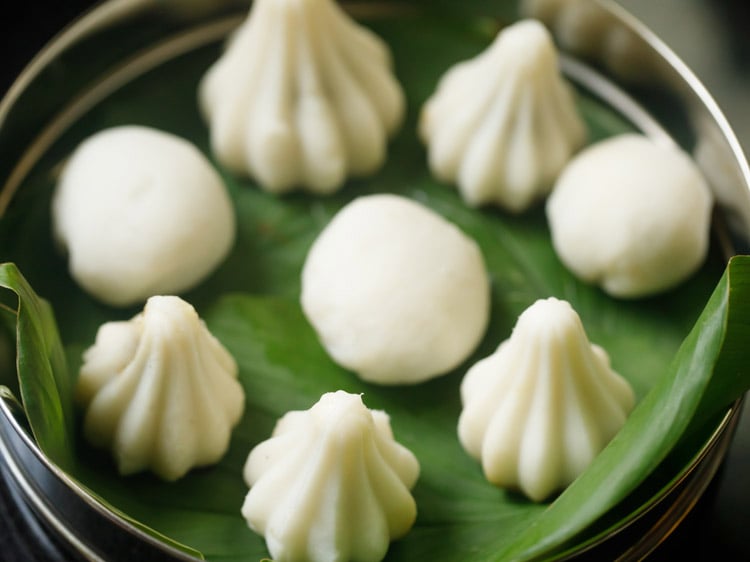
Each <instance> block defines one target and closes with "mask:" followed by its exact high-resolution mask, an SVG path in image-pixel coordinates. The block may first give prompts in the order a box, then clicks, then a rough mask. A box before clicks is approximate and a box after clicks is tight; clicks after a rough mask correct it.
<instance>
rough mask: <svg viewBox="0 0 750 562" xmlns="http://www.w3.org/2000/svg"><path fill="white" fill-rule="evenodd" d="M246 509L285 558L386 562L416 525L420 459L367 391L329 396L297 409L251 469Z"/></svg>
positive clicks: (276, 555)
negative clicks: (414, 492)
mask: <svg viewBox="0 0 750 562" xmlns="http://www.w3.org/2000/svg"><path fill="white" fill-rule="evenodd" d="M244 476H245V481H246V482H247V484H248V486H250V491H249V492H248V494H247V496H246V498H245V502H244V504H243V506H242V514H243V515H244V517H245V519H246V520H247V522H248V525H249V526H250V528H251V529H253V530H254V531H256V532H257V533H259V534H262V535H263V536H264V537H265V539H266V545H267V547H268V550H269V552H270V553H271V556H272V557H273V559H274V560H275V561H277V562H331V561H346V560H357V561H359V562H378V561H379V560H382V559H383V557H384V556H385V554H386V551H387V550H388V545H389V544H390V541H391V540H395V539H398V538H400V537H402V536H403V535H405V534H406V533H407V532H408V531H409V530H410V529H411V527H412V525H413V524H414V520H415V519H416V515H417V507H416V503H415V501H414V498H413V497H412V496H411V493H410V492H409V490H410V489H411V488H412V487H413V486H414V484H415V483H416V481H417V477H418V476H419V463H418V462H417V459H416V457H415V456H414V455H413V454H412V453H411V451H409V450H408V449H406V448H405V447H403V446H402V445H400V444H399V443H398V442H396V441H395V440H394V438H393V432H392V431H391V425H390V420H389V418H388V415H387V414H386V413H385V412H382V411H377V410H368V409H367V407H365V405H364V404H363V403H362V398H361V396H359V395H357V394H348V393H346V392H343V391H338V392H332V393H327V394H324V395H323V396H322V397H321V398H320V401H319V402H318V403H317V404H315V405H314V406H313V407H312V408H310V409H309V410H305V411H294V412H289V413H287V414H286V415H285V416H284V417H282V418H281V419H280V420H279V421H278V423H277V424H276V428H275V429H274V431H273V436H272V437H271V438H270V439H268V440H266V441H263V442H262V443H260V444H259V445H258V446H256V447H255V448H254V449H253V450H252V451H251V452H250V455H249V456H248V459H247V462H246V464H245V469H244Z"/></svg>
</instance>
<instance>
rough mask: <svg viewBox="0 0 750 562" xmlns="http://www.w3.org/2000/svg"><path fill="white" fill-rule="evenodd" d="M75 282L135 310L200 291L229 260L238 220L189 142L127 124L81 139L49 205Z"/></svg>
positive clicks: (101, 297)
mask: <svg viewBox="0 0 750 562" xmlns="http://www.w3.org/2000/svg"><path fill="white" fill-rule="evenodd" d="M52 219H53V228H54V234H55V237H56V238H57V240H58V241H59V242H60V244H61V245H62V246H63V247H64V248H65V249H66V250H67V252H68V255H69V256H68V257H69V268H70V272H71V275H72V276H73V278H74V279H75V280H76V281H77V282H78V283H79V284H80V285H81V286H82V287H83V288H84V289H85V290H86V291H88V292H89V293H90V294H91V295H93V296H94V297H96V298H97V299H99V300H101V301H102V302H104V303H107V304H110V305H113V306H128V305H132V304H137V303H141V302H143V301H145V300H146V299H147V298H148V297H150V296H152V295H156V294H177V293H181V292H183V291H186V290H188V289H190V288H192V287H193V286H195V285H197V284H198V283H199V282H200V281H201V280H203V279H204V278H205V277H206V276H207V275H208V274H209V273H211V272H212V271H213V270H214V269H215V268H216V267H217V266H218V265H219V264H220V263H221V262H222V261H223V260H224V258H225V257H226V255H227V254H228V252H229V250H230V248H231V246H232V244H233V242H234V236H235V216H234V209H233V208H232V203H231V201H230V199H229V195H228V194H227V192H226V189H225V188H224V184H223V182H222V180H221V178H220V176H219V175H218V174H217V173H216V171H215V170H214V169H213V168H212V167H211V165H210V163H209V162H208V160H207V159H206V158H205V157H204V156H203V155H202V154H201V153H200V152H199V151H198V150H197V149H196V148H195V147H194V146H193V145H191V144H190V143H188V142H187V141H185V140H183V139H181V138H179V137H177V136H174V135H171V134H168V133H164V132H161V131H157V130H154V129H150V128H146V127H140V126H124V127H116V128H112V129H107V130H105V131H102V132H100V133H97V134H95V135H93V136H92V137H90V138H89V139H87V140H86V141H84V142H83V143H82V144H81V145H80V146H79V147H78V148H77V149H76V150H75V152H74V153H73V155H72V156H71V157H70V159H69V161H68V162H67V164H66V165H65V168H64V169H63V172H62V175H61V177H60V180H59V182H58V185H57V188H56V192H55V194H54V199H53V203H52Z"/></svg>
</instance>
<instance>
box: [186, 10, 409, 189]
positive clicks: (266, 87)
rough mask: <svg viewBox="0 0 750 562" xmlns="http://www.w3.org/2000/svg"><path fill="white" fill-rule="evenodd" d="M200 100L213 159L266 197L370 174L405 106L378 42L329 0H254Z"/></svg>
mask: <svg viewBox="0 0 750 562" xmlns="http://www.w3.org/2000/svg"><path fill="white" fill-rule="evenodd" d="M200 104H201V107H202V109H203V113H204V114H205V116H206V118H207V120H208V122H209V124H210V129H211V146H212V148H213V151H214V153H215V154H216V156H217V157H218V159H219V160H220V161H221V162H222V163H223V164H225V165H226V166H227V167H229V168H231V169H232V170H234V171H235V172H238V173H242V174H246V175H249V176H251V177H252V178H254V179H255V180H256V181H257V182H258V183H259V184H260V186H261V187H262V188H263V189H265V190H267V191H270V192H273V193H282V192H286V191H289V190H291V189H294V188H299V187H301V188H304V189H307V190H309V191H312V192H315V193H330V192H333V191H335V190H337V189H338V188H340V187H341V186H342V185H343V183H344V181H345V180H346V178H347V177H349V176H363V175H367V174H371V173H373V172H374V171H376V170H377V169H378V168H379V167H380V166H381V165H382V164H383V162H384V160H385V157H386V148H387V142H388V137H389V136H391V135H393V134H394V133H395V132H396V130H397V129H398V127H399V126H400V124H401V121H402V118H403V115H404V106H405V103H404V94H403V92H402V90H401V87H400V85H399V84H398V82H397V81H396V79H395V77H394V75H393V71H392V69H391V56H390V52H389V50H388V48H387V46H386V45H385V43H384V42H383V41H382V40H381V39H380V38H379V37H377V36H376V35H375V34H373V33H372V32H371V31H370V30H368V29H366V28H364V27H361V26H360V25H358V24H357V23H355V22H354V21H353V20H352V19H351V18H350V17H349V16H348V15H347V14H346V13H345V12H344V11H343V10H342V9H341V8H340V7H339V6H338V5H337V4H336V2H334V1H332V0H284V1H278V0H256V1H255V2H254V3H253V7H252V10H251V12H250V15H249V17H248V18H247V20H246V21H245V22H244V23H243V24H242V25H241V26H240V28H239V29H238V30H237V31H236V32H235V34H234V36H233V37H232V40H231V42H230V43H229V45H228V48H227V50H226V52H225V53H224V55H223V56H222V57H221V59H219V61H218V62H217V63H216V64H215V65H214V66H213V67H211V69H209V71H208V73H207V74H206V76H205V78H204V79H203V81H202V83H201V86H200Z"/></svg>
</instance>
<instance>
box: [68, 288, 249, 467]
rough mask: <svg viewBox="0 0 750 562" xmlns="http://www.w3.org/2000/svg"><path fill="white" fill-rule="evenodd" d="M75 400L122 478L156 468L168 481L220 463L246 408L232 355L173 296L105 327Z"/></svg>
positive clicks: (87, 430) (87, 429) (89, 434)
mask: <svg viewBox="0 0 750 562" xmlns="http://www.w3.org/2000/svg"><path fill="white" fill-rule="evenodd" d="M76 393H77V398H78V400H79V402H81V403H82V404H83V405H84V407H85V409H86V412H85V418H84V434H85V436H86V438H87V440H88V441H89V442H91V443H92V444H93V445H94V446H96V447H101V448H108V449H111V451H112V454H113V456H114V458H115V461H116V463H117V467H118V469H119V471H120V473H122V474H132V473H134V472H139V471H142V470H146V469H150V470H152V471H153V472H154V473H156V474H157V475H158V476H160V477H161V478H163V479H165V480H176V479H177V478H180V477H181V476H183V475H184V474H185V473H186V472H187V471H188V470H190V469H191V468H193V467H197V466H204V465H208V464H212V463H215V462H217V461H218V460H219V459H220V458H221V457H222V456H223V455H224V453H225V452H226V450H227V448H228V447H229V437H230V434H231V431H232V428H233V427H234V426H235V425H236V424H237V422H238V421H239V419H240V417H241V416H242V412H243V409H244V404H245V395H244V391H243V390H242V387H241V386H240V384H239V382H238V380H237V364H236V363H235V361H234V359H233V358H232V356H231V355H230V354H229V353H228V352H227V350H226V349H225V348H224V347H223V346H222V345H221V343H219V341H218V340H217V339H216V338H215V337H214V336H212V335H211V333H210V332H209V331H208V330H207V328H206V326H205V324H204V323H203V322H202V321H201V319H200V318H199V317H198V314H197V313H196V311H195V309H194V308H193V307H192V306H191V305H189V304H188V303H186V302H185V301H183V300H182V299H180V298H179V297H172V296H156V297H151V298H150V299H149V300H148V302H147V303H146V307H145V308H144V309H143V312H142V313H140V314H138V315H137V316H135V317H134V318H132V319H131V320H129V321H125V322H107V323H105V324H103V325H102V326H101V327H100V328H99V331H98V333H97V336H96V342H95V343H94V345H93V346H92V347H90V348H89V349H88V350H87V351H86V352H85V353H84V356H83V366H82V367H81V372H80V376H79V380H78V385H77V388H76Z"/></svg>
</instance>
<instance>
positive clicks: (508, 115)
mask: <svg viewBox="0 0 750 562" xmlns="http://www.w3.org/2000/svg"><path fill="white" fill-rule="evenodd" d="M419 132H420V136H421V137H422V140H423V141H424V142H425V143H426V144H427V147H428V157H429V165H430V169H431V170H432V172H433V174H434V175H435V176H436V177H437V178H438V179H440V180H441V181H444V182H449V183H456V184H457V185H458V188H459V190H460V192H461V195H462V196H463V198H464V200H465V201H466V202H467V203H468V204H469V205H472V206H478V205H482V204H485V203H492V204H496V205H499V206H501V207H503V208H505V209H507V210H509V211H512V212H521V211H524V210H526V209H527V208H528V207H529V206H531V205H532V204H533V203H535V202H536V201H538V200H539V199H541V198H543V197H544V196H545V195H547V193H549V190H550V189H551V187H552V184H553V183H554V181H555V179H556V177H557V175H558V173H559V172H560V170H562V168H563V167H564V166H565V164H566V163H567V162H568V160H569V159H570V157H571V155H572V154H573V153H574V152H575V151H576V150H577V149H578V148H580V147H581V146H582V145H583V142H584V140H585V137H586V129H585V125H584V124H583V121H582V120H581V118H580V117H579V116H578V113H577V109H576V106H575V103H574V101H573V96H572V94H571V91H570V88H569V86H568V85H567V84H566V83H565V82H564V80H563V78H562V76H561V75H560V71H559V69H558V60H557V52H556V51H555V47H554V45H553V43H552V39H551V37H550V36H549V33H548V32H547V30H546V29H545V28H544V26H542V25H541V24H540V23H539V22H536V21H532V20H526V21H522V22H519V23H516V24H514V25H512V26H510V27H507V28H505V29H504V30H502V31H501V32H500V33H499V34H498V36H497V38H496V39H495V41H494V42H493V43H492V45H491V46H490V47H488V48H487V49H486V50H485V51H484V52H482V53H480V54H479V55H478V56H476V57H475V58H473V59H470V60H468V61H464V62H461V63H459V64H457V65H455V66H454V67H452V68H450V69H449V70H448V72H446V73H445V75H444V76H443V77H442V78H441V80H440V83H439V84H438V87H437V91H436V92H435V93H434V94H433V95H432V97H430V98H429V99H428V100H427V102H426V103H425V105H424V107H423V108H422V114H421V119H420V123H419Z"/></svg>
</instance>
